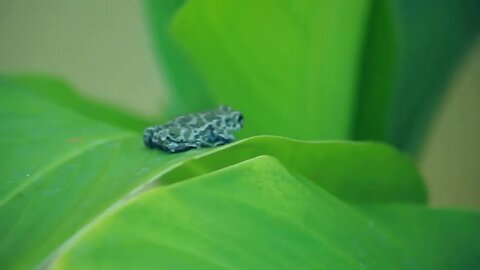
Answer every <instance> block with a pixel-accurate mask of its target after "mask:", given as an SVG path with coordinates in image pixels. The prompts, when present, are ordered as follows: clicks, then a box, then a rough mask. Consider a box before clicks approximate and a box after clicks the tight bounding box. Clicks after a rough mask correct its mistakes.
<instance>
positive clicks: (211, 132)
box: [143, 106, 243, 153]
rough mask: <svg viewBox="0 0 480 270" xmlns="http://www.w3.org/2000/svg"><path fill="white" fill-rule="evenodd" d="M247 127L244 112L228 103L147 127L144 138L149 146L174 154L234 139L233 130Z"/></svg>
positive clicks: (221, 143)
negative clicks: (228, 105)
mask: <svg viewBox="0 0 480 270" xmlns="http://www.w3.org/2000/svg"><path fill="white" fill-rule="evenodd" d="M242 127H243V115H242V113H240V112H239V111H235V110H232V109H231V108H230V107H227V106H220V107H219V108H217V109H215V110H211V111H206V112H200V113H192V114H187V115H182V116H179V117H177V118H175V119H173V120H172V121H169V122H167V123H166V124H164V125H159V126H153V127H149V128H147V129H145V132H144V133H143V141H144V143H145V145H146V146H147V147H149V148H158V149H161V150H164V151H166V152H170V153H176V152H182V151H187V150H189V149H192V148H202V147H212V146H219V145H223V144H227V143H230V142H233V141H234V140H235V137H234V135H233V133H234V132H235V131H238V130H240V129H241V128H242Z"/></svg>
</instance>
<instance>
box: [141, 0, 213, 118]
mask: <svg viewBox="0 0 480 270" xmlns="http://www.w3.org/2000/svg"><path fill="white" fill-rule="evenodd" d="M184 2H185V0H162V1H144V5H145V14H146V15H147V19H148V23H149V26H150V31H151V35H150V36H151V38H152V43H153V47H154V49H155V50H154V51H155V52H156V56H157V59H158V61H157V62H158V63H159V64H160V66H161V68H162V72H163V73H165V75H166V76H167V81H168V83H169V84H170V88H171V89H170V91H169V92H168V94H169V95H168V98H169V100H168V106H167V109H168V111H167V116H175V115H178V114H183V113H189V112H192V111H197V110H202V109H208V108H211V107H213V104H212V100H211V99H210V97H209V96H208V95H207V92H206V90H205V88H206V86H205V82H204V81H203V78H202V77H201V76H200V74H198V71H197V70H196V69H195V68H194V66H193V65H192V63H191V61H190V59H189V58H188V57H187V56H186V54H185V52H184V51H183V50H182V49H181V48H179V47H178V45H177V43H176V41H175V40H173V39H172V37H171V33H170V26H171V21H172V18H173V16H174V15H175V12H176V11H177V10H178V9H179V8H180V7H181V6H182V5H183V4H184Z"/></svg>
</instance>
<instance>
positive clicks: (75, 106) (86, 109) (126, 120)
mask: <svg viewBox="0 0 480 270" xmlns="http://www.w3.org/2000/svg"><path fill="white" fill-rule="evenodd" d="M10 77H11V78H13V79H14V81H15V84H16V85H18V86H20V85H25V86H26V87H27V88H29V89H35V94H36V95H39V96H40V97H42V98H45V99H48V100H49V101H51V102H53V103H55V104H57V105H59V106H61V107H64V108H68V109H71V110H74V111H76V112H78V113H81V114H83V115H85V116H87V117H89V118H93V119H97V120H101V121H102V122H106V123H109V124H111V125H114V126H117V127H120V128H125V129H128V130H131V131H136V132H140V131H142V130H143V129H145V127H146V126H148V125H149V124H151V123H150V122H149V121H146V120H145V119H143V118H141V117H138V116H135V115H134V114H132V113H131V112H127V111H125V110H123V109H120V108H119V107H116V106H113V105H111V104H107V103H105V102H98V101H94V100H91V99H87V98H85V97H83V96H82V95H80V94H79V93H78V91H76V90H75V89H73V88H72V86H71V85H69V84H68V83H66V82H65V81H63V80H60V79H58V78H54V77H51V76H44V75H34V74H30V75H17V76H10ZM8 79H9V78H8V77H5V80H8Z"/></svg>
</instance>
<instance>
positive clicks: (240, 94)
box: [147, 0, 369, 139]
mask: <svg viewBox="0 0 480 270" xmlns="http://www.w3.org/2000/svg"><path fill="white" fill-rule="evenodd" d="M161 2H163V1H156V0H150V1H147V3H150V5H157V6H162V5H166V4H161ZM177 2H178V1H177ZM167 3H169V1H167ZM368 3H369V1H367V0H361V1H354V2H351V1H345V0H342V1H318V0H307V1H277V0H270V1H255V0H243V1H213V0H196V1H186V2H185V3H184V4H183V6H182V7H181V9H179V11H178V12H177V14H176V15H175V17H174V22H173V35H174V37H175V39H176V40H178V42H179V43H180V44H181V45H182V46H183V48H184V49H185V50H186V51H187V52H188V53H189V55H190V56H191V58H192V59H193V60H194V61H195V63H196V67H197V68H198V70H199V71H200V72H201V74H203V75H204V77H205V80H206V83H207V86H208V87H207V88H201V89H199V91H203V93H204V95H206V96H209V97H211V99H212V100H213V103H215V104H228V105H232V106H233V107H235V108H238V109H240V110H241V111H242V112H244V114H245V119H246V121H247V122H248V125H247V128H246V129H245V132H244V133H243V135H258V134H275V135H283V136H289V137H294V138H299V139H346V138H348V137H349V134H350V128H351V124H352V113H353V112H352V109H353V106H354V103H353V102H354V100H355V89H356V77H357V72H358V70H357V66H358V65H357V64H358V62H359V53H360V47H361V46H360V45H361V44H362V40H363V33H364V25H365V22H364V21H365V19H366V17H367V16H366V15H367V13H368V6H369V5H368ZM161 10H162V9H161V8H156V9H153V10H151V11H150V12H151V15H150V17H151V18H153V22H154V23H153V27H154V28H157V29H160V28H162V29H163V28H164V27H166V26H168V25H165V24H166V23H167V22H165V20H164V19H163V18H164V14H163V13H164V11H161ZM169 12H170V9H169ZM151 21H152V20H151ZM157 49H158V50H160V51H162V50H164V48H162V47H157ZM165 61H170V60H168V59H167V60H165ZM175 91H178V92H180V93H182V95H188V94H189V93H190V92H187V93H183V92H185V91H191V90H189V89H185V88H178V89H175ZM185 102H189V100H185ZM193 102H194V103H196V102H197V101H195V100H193ZM189 104H190V103H189ZM191 105H192V106H193V103H192V104H191Z"/></svg>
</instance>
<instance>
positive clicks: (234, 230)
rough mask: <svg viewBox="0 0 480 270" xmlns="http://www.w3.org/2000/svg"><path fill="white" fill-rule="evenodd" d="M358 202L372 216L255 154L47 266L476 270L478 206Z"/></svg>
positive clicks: (189, 184) (173, 190) (107, 223)
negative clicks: (451, 208)
mask: <svg viewBox="0 0 480 270" xmlns="http://www.w3.org/2000/svg"><path fill="white" fill-rule="evenodd" d="M364 208H366V209H364ZM360 209H361V210H362V211H365V212H366V213H368V214H364V213H362V211H358V209H356V208H354V207H351V206H350V205H348V204H346V203H344V202H342V201H340V200H338V199H337V198H335V197H333V196H332V195H331V194H329V193H328V192H325V191H324V190H323V189H322V188H321V187H320V186H318V185H314V183H312V182H311V181H309V180H307V179H306V178H303V177H295V176H293V175H292V174H290V173H289V172H288V171H287V170H286V169H285V167H284V166H283V165H282V164H281V163H280V162H278V161H277V160H276V159H275V158H272V157H268V156H260V157H257V158H254V159H250V160H247V161H245V162H243V163H239V164H235V165H232V166H230V167H226V168H224V169H222V170H218V171H215V172H212V173H210V174H205V175H202V176H200V177H197V178H193V179H190V180H189V181H185V182H181V183H177V184H173V185H170V186H166V187H159V188H157V189H155V190H153V191H150V192H147V193H146V194H144V195H143V196H141V197H139V198H138V199H136V200H133V201H132V202H131V203H130V204H128V205H126V206H125V207H124V208H123V209H121V210H119V211H114V212H113V213H112V214H111V215H109V216H108V217H107V218H105V219H104V220H103V221H102V222H101V223H99V224H96V226H93V228H92V229H91V230H89V231H88V232H87V233H85V234H84V235H82V236H80V237H79V239H78V241H76V242H74V243H72V244H71V245H70V246H68V247H67V248H66V250H65V252H64V253H63V254H62V255H61V256H60V257H59V259H58V260H57V261H55V264H54V267H53V268H54V269H89V268H95V267H98V266H101V268H102V269H132V268H156V267H162V268H167V269H171V268H179V269H299V268H300V269H323V268H325V269H472V267H474V266H475V265H478V263H479V261H478V258H479V255H480V249H479V248H480V244H479V242H478V240H480V238H479V236H478V234H475V233H476V232H477V231H478V230H479V229H480V215H478V214H473V213H461V212H454V211H451V212H447V211H438V210H430V209H425V208H423V207H418V206H403V207H392V206H381V207H377V208H375V207H373V208H372V206H368V207H365V206H364V207H360ZM406 218H407V219H406ZM410 218H415V219H410ZM413 221H414V222H413ZM458 228H461V229H462V231H459V230H458ZM472 235H475V236H474V239H470V237H471V236H472ZM452 242H453V243H452ZM447 246H450V247H447ZM126 248H127V249H126ZM126 250H128V251H126ZM442 255H446V256H442Z"/></svg>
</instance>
